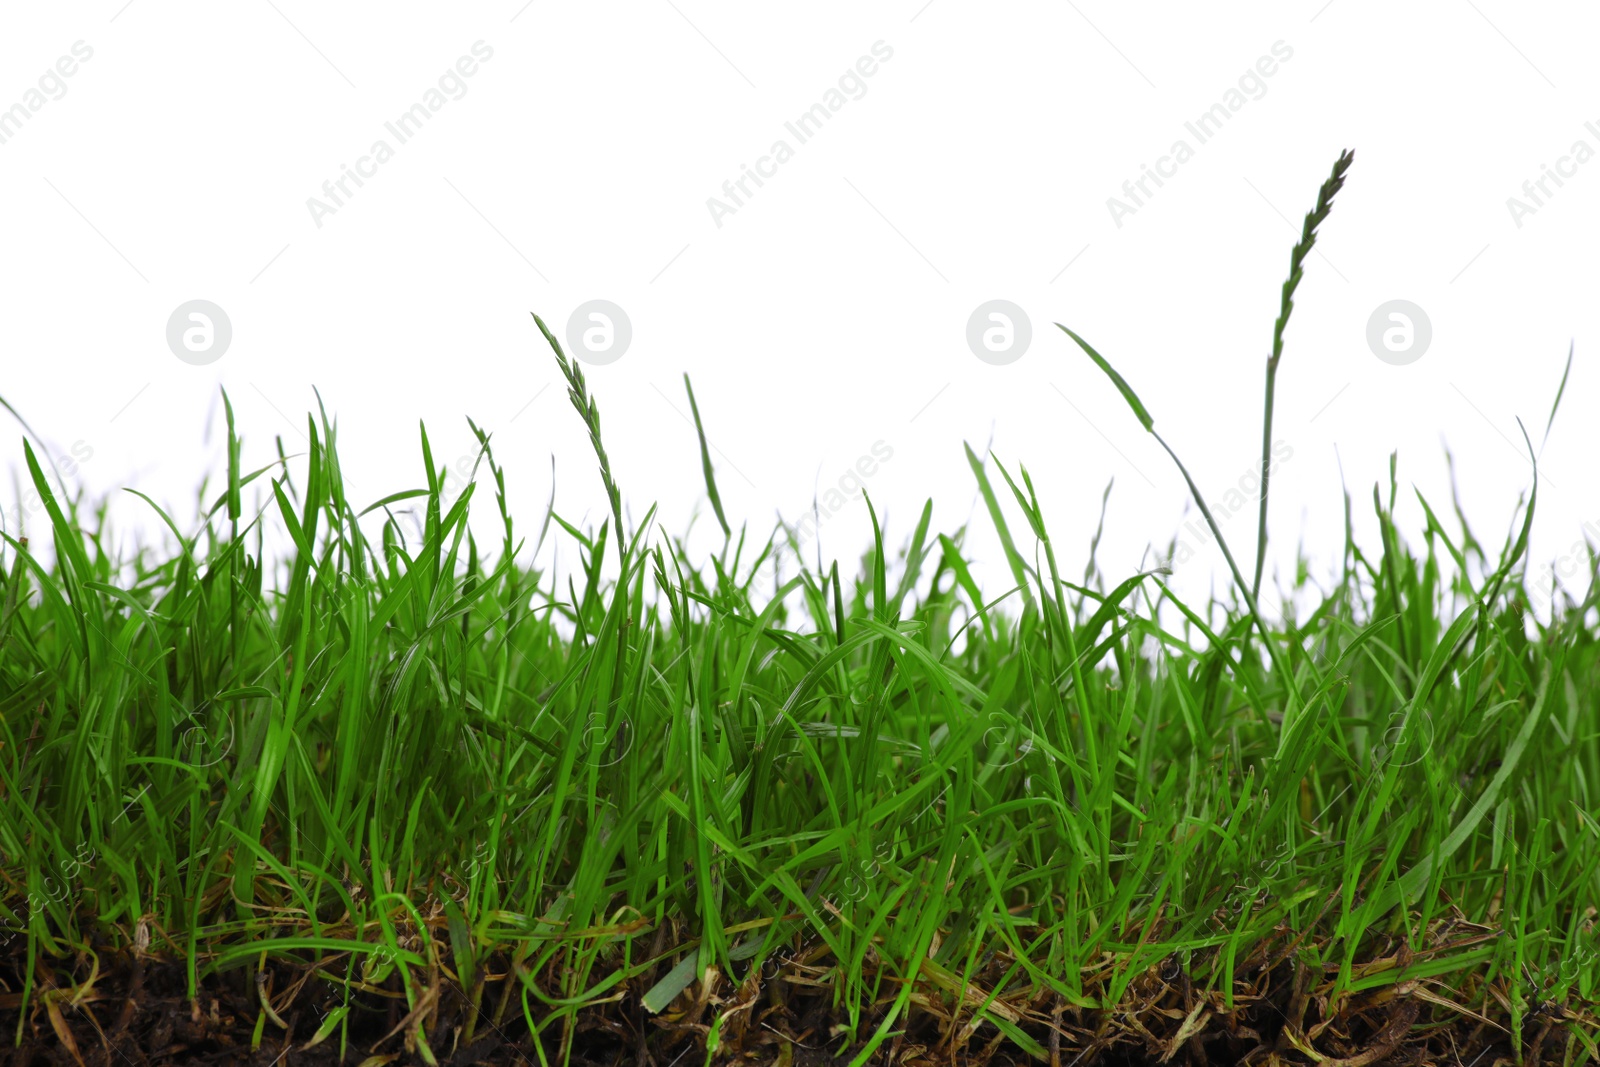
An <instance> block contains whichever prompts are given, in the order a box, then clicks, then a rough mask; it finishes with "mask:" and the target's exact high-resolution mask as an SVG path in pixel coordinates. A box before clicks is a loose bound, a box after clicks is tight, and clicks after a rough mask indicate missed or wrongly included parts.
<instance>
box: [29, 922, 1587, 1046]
mask: <svg viewBox="0 0 1600 1067" xmlns="http://www.w3.org/2000/svg"><path fill="white" fill-rule="evenodd" d="M18 940H19V941H20V939H18ZM10 947H12V948H15V947H16V943H15V942H14V943H13V945H12V946H10ZM50 964H51V965H50V966H45V965H43V964H42V963H39V962H36V963H35V971H34V973H35V983H34V987H33V989H32V990H31V991H30V993H29V996H28V1000H27V1005H26V1010H25V1011H24V1010H23V994H22V973H23V969H24V967H25V966H26V960H25V958H16V957H11V958H10V959H8V960H6V961H5V963H4V964H3V965H0V1063H9V1064H11V1065H15V1067H23V1065H46V1064H49V1065H61V1067H78V1065H80V1064H81V1065H106V1067H145V1065H156V1064H219V1065H221V1064H227V1065H232V1064H252V1065H260V1067H267V1065H272V1064H284V1065H299V1064H305V1065H322V1064H330V1065H331V1064H335V1063H347V1064H352V1065H363V1064H364V1065H365V1067H379V1065H384V1064H391V1063H392V1064H397V1065H399V1064H421V1063H427V1062H428V1060H427V1059H426V1058H425V1057H424V1055H423V1051H422V1049H421V1048H419V1047H418V1045H417V1043H416V1039H415V1027H414V1023H415V1022H416V1021H417V1020H415V1019H408V1013H407V1007H406V1005H407V1000H406V999H405V995H404V993H403V991H402V988H401V986H400V983H399V981H398V978H397V977H396V976H391V977H390V979H389V980H388V982H386V983H385V985H384V986H383V987H378V988H369V989H367V990H354V991H352V992H351V993H350V994H349V1006H350V1008H351V1011H350V1013H349V1015H348V1016H347V1019H346V1023H347V1028H346V1032H345V1034H344V1035H343V1036H344V1041H345V1047H344V1050H343V1054H342V1056H341V1048H340V1042H341V1034H340V1032H339V1030H338V1029H335V1030H334V1031H333V1032H332V1034H331V1035H330V1036H329V1037H328V1038H327V1039H326V1040H325V1041H323V1042H321V1043H320V1044H317V1045H315V1046H314V1047H308V1045H309V1044H310V1043H311V1042H312V1040H313V1036H314V1035H315V1034H316V1032H317V1030H318V1028H319V1026H321V1025H322V1021H323V1020H324V1019H325V1018H327V1015H328V1013H329V1012H330V1011H331V1010H332V1009H335V1008H337V1007H339V1006H340V1005H341V1004H344V1003H346V1000H345V997H346V992H345V986H344V979H345V976H346V971H345V969H344V963H343V962H340V963H339V964H338V966H337V967H329V965H328V964H327V963H324V964H322V965H321V968H320V969H319V968H316V967H311V966H306V967H300V968H294V967H291V966H290V965H288V964H282V963H275V964H271V965H269V966H268V968H267V969H265V970H262V971H255V970H253V969H251V968H237V969H234V970H231V971H227V972H224V973H219V974H212V975H210V976H209V977H207V978H205V979H204V980H203V981H202V982H201V991H200V994H199V996H198V997H196V998H194V999H190V997H189V996H188V994H187V991H186V990H187V980H186V971H185V967H184V964H183V962H182V961H181V960H157V959H154V958H150V957H144V958H120V959H119V958H107V957H105V956H102V957H101V958H100V959H99V961H98V970H97V969H96V962H95V961H94V960H93V959H91V958H90V957H88V955H87V954H84V955H83V956H81V957H79V958H76V959H63V960H54V961H50ZM506 977H507V976H506V972H505V965H504V964H503V963H501V965H500V966H499V967H497V968H495V969H493V970H492V971H491V972H490V973H488V974H485V975H483V976H482V978H481V979H480V981H479V983H478V984H479V996H478V1001H479V1004H480V1008H476V1009H475V1008H474V1007H473V1005H472V1003H471V1001H470V999H469V998H468V996H466V995H465V994H464V993H463V992H462V990H461V988H460V986H459V985H457V984H456V983H455V982H454V981H453V980H452V979H451V978H449V977H448V976H435V977H434V979H433V981H434V984H435V987H436V988H437V989H438V993H437V995H433V994H431V993H429V992H428V989H427V987H425V986H421V985H419V986H418V987H417V989H418V990H419V992H418V994H417V995H418V997H419V1000H418V1003H419V1004H421V1005H422V1008H423V1011H422V1015H421V1019H420V1021H421V1022H422V1025H423V1030H424V1031H425V1032H426V1033H427V1034H428V1035H429V1037H428V1040H429V1042H430V1045H431V1052H432V1056H433V1059H434V1061H435V1062H437V1063H438V1064H441V1065H466V1064H494V1065H501V1064H516V1065H519V1067H522V1065H538V1064H540V1062H541V1057H540V1055H539V1053H538V1051H537V1050H536V1049H535V1048H534V1044H533V1042H532V1040H531V1039H530V1036H529V1031H528V1026H527V1023H526V1020H525V1017H524V1014H523V1007H522V1004H521V997H520V996H518V995H517V993H518V990H516V989H513V990H511V995H510V996H506V995H505V994H506V992H507V982H506ZM796 978H801V979H802V980H801V981H795V979H796ZM1238 978H1239V985H1238V987H1237V988H1236V991H1235V998H1236V999H1235V1007H1234V1010H1232V1011H1225V1010H1218V1009H1219V1008H1220V1007H1221V1000H1220V997H1219V996H1218V994H1215V993H1211V994H1206V993H1204V992H1203V991H1200V990H1197V989H1196V988H1194V987H1193V986H1192V985H1191V984H1190V982H1189V980H1188V977H1187V976H1186V975H1184V974H1182V973H1180V972H1179V971H1178V969H1177V967H1176V965H1175V963H1174V962H1173V961H1168V963H1167V964H1166V965H1164V966H1163V967H1160V968H1153V969H1152V971H1151V972H1150V973H1149V974H1148V975H1146V976H1142V977H1141V979H1140V980H1138V981H1136V982H1135V983H1133V985H1132V986H1131V987H1130V988H1129V990H1128V993H1127V995H1126V996H1125V997H1124V1000H1123V1003H1122V1004H1121V1005H1120V1006H1119V1007H1118V1009H1117V1010H1115V1011H1112V1012H1103V1011H1088V1010H1073V1009H1070V1008H1067V1007H1066V1005H1065V1004H1063V1003H1060V1002H1057V1003H1055V1004H1053V1005H1052V1004H1051V1003H1050V1002H1048V1001H1039V1002H1036V1003H1031V1004H1030V1003H1028V1002H1020V1003H1019V1002H1008V1003H1006V1004H1005V1005H1004V1006H1005V1007H1006V1008H1007V1009H1009V1010H1010V1011H1011V1012H1012V1013H1013V1017H1014V1018H1016V1019H1017V1026H1018V1027H1019V1028H1020V1029H1021V1030H1022V1031H1023V1032H1025V1033H1026V1034H1027V1035H1028V1036H1029V1037H1031V1038H1032V1039H1033V1040H1034V1041H1036V1042H1037V1043H1038V1045H1039V1046H1040V1047H1041V1048H1043V1049H1044V1050H1045V1051H1046V1060H1045V1061H1044V1062H1050V1063H1053V1064H1055V1065H1057V1067H1088V1065H1090V1064H1106V1065H1117V1067H1123V1065H1126V1067H1133V1065H1138V1067H1145V1065H1151V1064H1157V1063H1173V1064H1195V1065H1204V1067H1211V1065H1231V1064H1245V1063H1248V1064H1260V1065H1277V1064H1310V1063H1312V1062H1314V1060H1313V1057H1312V1056H1309V1055H1307V1054H1306V1053H1305V1051H1303V1048H1304V1047H1308V1046H1309V1047H1311V1048H1314V1049H1315V1051H1316V1053H1317V1056H1318V1057H1322V1060H1321V1062H1322V1065H1323V1067H1369V1065H1384V1064H1395V1065H1406V1067H1410V1065H1420V1064H1424V1063H1440V1064H1456V1065H1461V1067H1468V1065H1474V1067H1493V1065H1495V1064H1510V1063H1514V1062H1517V1058H1516V1057H1515V1056H1514V1053H1513V1049H1512V1045H1511V1035H1510V1033H1509V1031H1508V1029H1506V1028H1505V1027H1504V1026H1503V1025H1501V1024H1503V1023H1505V1022H1508V1021H1509V1020H1508V1019H1506V1018H1502V1019H1500V1020H1498V1021H1486V1020H1485V1019H1482V1018H1475V1017H1474V1016H1473V1015H1471V1014H1464V1013H1462V1012H1459V1011H1453V1010H1450V1009H1444V1008H1441V1007H1440V1005H1439V1004H1438V1003H1437V1001H1435V1000H1430V999H1425V996H1421V997H1419V996H1417V995H1415V994H1416V993H1417V991H1418V984H1417V983H1411V984H1410V985H1409V988H1408V986H1407V984H1405V983H1402V984H1401V985H1400V986H1399V987H1397V988H1396V987H1391V988H1389V989H1388V990H1387V991H1386V992H1383V993H1380V994H1375V995H1372V996H1369V997H1365V998H1352V999H1351V1000H1349V1001H1347V1003H1346V1005H1345V1006H1344V1007H1343V1008H1342V1009H1340V1010H1339V1013H1338V1015H1337V1016H1336V1017H1335V1018H1334V1019H1332V1020H1326V1019H1323V1018H1322V1016H1321V1011H1322V1009H1323V1008H1324V1007H1325V1005H1324V1004H1319V1003H1318V998H1317V996H1316V995H1315V988H1314V984H1313V982H1312V981H1311V975H1310V972H1308V971H1306V970H1304V969H1301V970H1300V971H1299V973H1296V970H1295V968H1294V967H1293V966H1292V965H1290V964H1283V963H1280V964H1278V965H1277V966H1275V967H1273V968H1272V969H1271V970H1270V971H1266V970H1258V971H1257V973H1254V974H1250V973H1248V968H1244V969H1243V970H1242V971H1241V973H1240V974H1239V975H1238ZM883 986H884V988H885V989H888V990H889V992H887V993H886V994H885V995H884V999H883V1002H882V1004H883V1008H885V1009H886V1008H887V1006H888V1004H889V1003H890V1002H891V1001H892V1000H893V997H894V996H895V995H897V993H898V988H897V987H894V985H893V983H891V982H889V981H885V982H884V983H883ZM646 988H648V984H647V983H639V984H637V985H629V986H628V987H627V988H626V990H625V991H624V993H623V995H622V997H621V999H619V1000H614V1001H611V1002H609V1003H604V1004H600V1005H598V1006H595V1007H593V1008H590V1009H586V1010H585V1011H583V1012H581V1013H580V1014H579V1016H578V1019H577V1022H576V1025H575V1026H571V1027H570V1028H569V1029H567V1030H564V1029H563V1026H562V1024H561V1023H560V1022H556V1023H555V1024H554V1025H551V1026H549V1027H548V1028H545V1029H544V1033H543V1034H542V1043H543V1053H544V1057H543V1059H544V1062H546V1063H550V1064H557V1063H561V1062H562V1061H563V1054H564V1051H565V1052H569V1053H570V1059H569V1060H568V1061H567V1062H570V1063H571V1064H574V1065H579V1067H587V1065H606V1067H614V1065H630V1067H631V1065H639V1067H689V1065H694V1067H699V1065H700V1064H703V1063H705V1062H706V1052H705V1047H706V1038H707V1035H708V1033H709V1032H710V1029H711V1023H712V1022H713V1020H715V1019H716V1018H717V1017H718V1016H719V1015H721V1016H723V1017H724V1018H725V1022H724V1024H723V1026H722V1027H721V1031H720V1034H719V1039H720V1044H721V1048H720V1049H719V1051H718V1053H717V1055H716V1057H715V1061H716V1062H718V1063H745V1064H759V1065H779V1067H816V1065H821V1064H832V1063H842V1062H848V1060H849V1059H850V1058H852V1057H853V1056H854V1054H855V1053H856V1052H857V1051H858V1049H859V1047H860V1046H859V1045H857V1046H854V1047H851V1046H850V1045H849V1043H848V1042H847V1041H846V1039H845V1038H844V1037H843V1036H840V1033H839V1030H838V1026H839V1024H840V1023H841V1022H845V1021H847V1020H844V1019H840V1018H836V1017H835V1016H834V1015H833V1013H832V1004H833V996H832V991H831V989H828V988H826V987H823V986H819V985H814V984H808V982H807V981H806V980H805V979H804V978H803V976H802V975H801V974H800V973H799V972H798V971H789V970H787V969H786V968H784V967H778V966H775V965H774V966H770V967H769V969H768V972H767V973H766V974H765V975H762V974H759V973H758V974H752V975H749V976H746V978H745V980H744V981H743V983H742V984H741V985H740V986H739V987H738V988H732V987H731V986H730V984H729V983H728V982H726V981H723V982H721V983H720V994H721V995H718V983H713V988H712V989H711V990H704V989H702V988H701V987H700V986H698V985H697V986H692V987H691V988H690V989H689V990H688V991H686V992H685V993H684V994H682V995H680V997H679V998H678V1000H677V1001H675V1002H674V1003H673V1004H672V1005H671V1006H669V1008H668V1010H666V1011H665V1012H663V1013H661V1014H660V1015H650V1014H648V1013H647V1012H646V1011H645V1009H644V1008H643V1006H642V1005H641V1003H640V999H639V998H640V995H641V994H642V993H643V991H644V990H645V989H646ZM555 993H556V991H555V990H549V991H547V995H553V994H555ZM1424 993H1425V994H1426V991H1424ZM1497 999H1498V998H1497V997H1496V996H1493V995H1491V996H1487V997H1485V998H1484V1000H1486V1001H1489V1002H1490V1003H1493V1002H1495V1001H1496V1000H1497ZM263 1000H265V1001H266V1002H267V1003H270V1004H271V1005H272V1008H273V1014H275V1015H276V1016H277V1019H276V1020H275V1019H273V1018H272V1017H270V1016H269V1017H267V1018H265V1019H263V1014H264V1012H263V1009H262V1003H263ZM529 1003H530V1005H531V1006H532V1008H533V1010H534V1011H535V1013H536V1014H535V1018H537V1019H539V1020H540V1021H541V1022H542V1021H543V1020H544V1019H545V1017H546V1016H545V1013H546V1012H548V1010H549V1009H548V1008H547V1007H545V1006H544V1005H543V1003H542V1002H540V1001H539V1000H538V999H537V998H534V997H530V998H529ZM741 1005H743V1006H742V1007H741ZM913 1005H914V1006H913V1009H912V1011H911V1014H910V1016H909V1018H903V1019H902V1020H901V1022H900V1024H899V1025H897V1027H896V1029H897V1030H898V1031H900V1032H899V1033H898V1034H897V1035H896V1036H893V1037H891V1038H890V1039H889V1040H888V1041H886V1042H884V1044H883V1045H882V1046H881V1047H880V1048H879V1049H878V1051H877V1052H876V1053H875V1054H874V1055H873V1057H872V1059H871V1061H870V1062H872V1063H874V1064H890V1063H893V1064H905V1065H909V1067H935V1065H961V1067H966V1065H982V1064H993V1065H995V1067H1000V1065H1003V1064H1022V1063H1034V1062H1038V1061H1036V1060H1034V1059H1033V1058H1030V1056H1029V1055H1028V1054H1027V1053H1026V1051H1024V1050H1023V1049H1021V1048H1020V1047H1018V1046H1017V1045H1016V1044H1015V1043H1013V1042H1012V1041H1011V1040H1009V1039H1008V1038H1006V1037H1005V1035H1003V1034H1002V1033H1001V1032H1000V1031H999V1030H997V1029H996V1027H995V1026H994V1024H993V1023H990V1022H984V1023H981V1024H980V1025H978V1026H977V1027H976V1028H975V1029H971V1030H969V1029H968V1028H969V1025H970V1023H971V1019H972V1016H971V1012H970V1010H969V1011H965V1012H963V1013H961V1014H960V1015H959V1016H954V1015H953V1008H954V1005H955V997H954V996H953V995H948V994H942V993H941V990H940V989H938V988H937V987H934V986H928V987H927V988H926V989H925V990H924V989H923V988H922V987H920V986H919V990H918V993H917V995H916V996H914V997H913ZM1479 1007H1481V1004H1480V1005H1479ZM1473 1010H1474V1011H1476V1010H1477V1008H1474V1009H1473ZM1580 1018H1581V1019H1582V1020H1583V1023H1582V1024H1580V1025H1579V1026H1578V1027H1577V1028H1580V1029H1584V1030H1586V1031H1588V1032H1590V1033H1592V1032H1593V1030H1592V1029H1591V1028H1590V1027H1589V1026H1588V1025H1587V1024H1588V1023H1589V1022H1592V1020H1593V1016H1592V1015H1590V1014H1588V1013H1587V1012H1585V1013H1583V1015H1582V1016H1580V1015H1578V1014H1575V1013H1573V1012H1571V1011H1569V1010H1568V1009H1565V1008H1561V1007H1556V1006H1554V1005H1543V1006H1541V1005H1538V1004H1535V1005H1534V1006H1533V1008H1532V1009H1531V1013H1530V1014H1528V1015H1527V1016H1525V1017H1524V1020H1523V1028H1522V1040H1523V1050H1522V1052H1523V1055H1522V1058H1521V1062H1522V1063H1526V1064H1542V1063H1561V1062H1563V1061H1564V1060H1566V1059H1567V1058H1568V1057H1569V1056H1570V1055H1571V1054H1572V1053H1575V1052H1578V1051H1579V1050H1578V1049H1576V1048H1569V1047H1568V1046H1569V1043H1570V1042H1572V1041H1573V1038H1572V1037H1571V1035H1570V1033H1569V1030H1570V1029H1572V1027H1569V1026H1567V1025H1564V1024H1565V1023H1568V1022H1572V1021H1575V1020H1579V1019H1580ZM881 1019H882V1014H881V1012H880V1013H879V1014H877V1015H876V1017H871V1018H863V1020H862V1026H861V1031H860V1032H861V1033H862V1034H864V1035H868V1036H870V1035H871V1034H872V1033H873V1032H874V1031H875V1030H876V1027H877V1023H878V1022H879V1021H881ZM19 1022H20V1028H19ZM280 1023H281V1025H280ZM19 1029H20V1043H19V1042H18V1036H19ZM257 1034H259V1038H258V1037H257V1036H256V1035H257Z"/></svg>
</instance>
